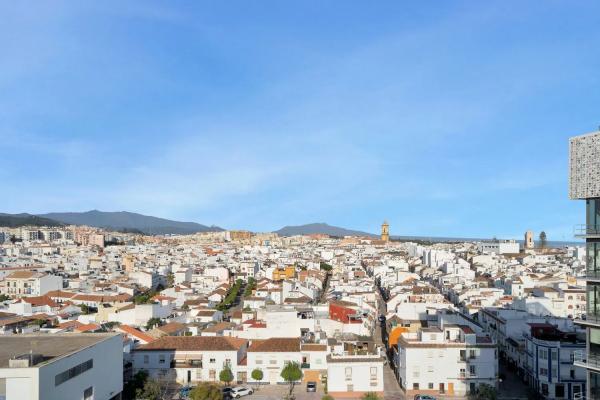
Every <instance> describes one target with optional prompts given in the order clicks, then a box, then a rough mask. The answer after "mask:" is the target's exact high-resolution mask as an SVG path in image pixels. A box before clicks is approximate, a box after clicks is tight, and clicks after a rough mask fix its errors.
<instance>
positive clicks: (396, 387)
mask: <svg viewBox="0 0 600 400" xmlns="http://www.w3.org/2000/svg"><path fill="white" fill-rule="evenodd" d="M377 302H378V304H379V305H378V309H379V315H381V314H383V315H385V314H386V312H387V310H386V303H385V302H384V301H383V298H382V297H381V292H380V291H379V288H378V289H377ZM384 335H385V324H384V325H383V326H382V327H381V328H380V327H376V328H375V332H374V334H373V340H374V341H375V343H377V344H378V345H379V346H381V348H382V349H383V351H384V352H385V344H384V343H383V339H382V337H383V336H384ZM386 357H387V355H386ZM383 388H384V391H385V396H384V398H385V400H405V398H406V397H405V396H404V392H403V391H402V389H401V388H400V384H399V383H398V380H397V379H396V376H395V375H394V371H393V370H392V367H391V360H389V359H388V362H387V363H386V364H385V366H384V367H383Z"/></svg>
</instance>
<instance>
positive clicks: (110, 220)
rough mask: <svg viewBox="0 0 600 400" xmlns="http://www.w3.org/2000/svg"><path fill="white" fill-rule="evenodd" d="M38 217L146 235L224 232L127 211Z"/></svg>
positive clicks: (49, 214) (51, 214)
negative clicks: (138, 232)
mask: <svg viewBox="0 0 600 400" xmlns="http://www.w3.org/2000/svg"><path fill="white" fill-rule="evenodd" d="M38 217H42V218H46V219H50V220H53V221H58V222H60V223H63V224H71V225H88V226H94V227H97V228H108V229H113V230H135V231H140V232H143V233H145V234H148V235H165V234H192V233H197V232H219V231H223V230H224V229H223V228H220V227H218V226H206V225H202V224H198V223H196V222H181V221H172V220H169V219H164V218H157V217H152V216H148V215H142V214H137V213H132V212H127V211H117V212H106V211H98V210H91V211H86V212H64V213H48V214H40V215H38Z"/></svg>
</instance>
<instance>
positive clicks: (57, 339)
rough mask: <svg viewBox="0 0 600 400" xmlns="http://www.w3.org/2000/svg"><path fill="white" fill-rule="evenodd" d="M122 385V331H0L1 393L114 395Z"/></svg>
mask: <svg viewBox="0 0 600 400" xmlns="http://www.w3.org/2000/svg"><path fill="white" fill-rule="evenodd" d="M122 390H123V342H122V337H121V335H120V334H115V333H87V334H52V335H50V334H42V335H40V334H32V335H12V336H2V337H0V399H6V400H41V399H43V400H65V399H83V400H92V399H94V400H111V399H115V400H116V399H119V398H120V396H121V391H122Z"/></svg>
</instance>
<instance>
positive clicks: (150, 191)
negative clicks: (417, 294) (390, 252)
mask: <svg viewBox="0 0 600 400" xmlns="http://www.w3.org/2000/svg"><path fill="white" fill-rule="evenodd" d="M0 15H1V16H2V23H0V48H1V49H2V56H1V57H0V181H1V182H2V185H1V186H0V187H1V188H2V190H1V192H0V194H1V196H0V198H1V199H2V201H1V203H2V206H1V207H0V209H1V210H0V211H1V212H9V213H16V212H31V213H43V212H50V211H86V210H89V209H100V210H106V211H119V210H127V211H134V212H141V213H145V214H151V215H156V216H161V217H167V218H173V219H180V220H191V221H197V222H201V223H205V224H217V225H220V226H223V227H227V228H244V229H252V230H258V231H267V230H273V229H278V228H280V227H281V226H284V225H295V224H303V223H310V222H328V223H330V224H334V225H339V226H344V227H348V228H354V229H362V230H367V231H372V232H376V231H378V229H379V225H380V223H381V222H382V221H383V220H384V219H387V220H388V221H389V222H390V224H391V232H392V234H398V235H432V236H433V235H438V236H467V237H491V236H497V237H520V236H521V235H522V232H524V231H525V230H526V229H532V230H534V231H536V232H539V231H540V230H542V229H543V230H546V232H547V233H548V237H549V239H550V240H571V239H572V226H573V225H575V224H578V223H581V222H582V220H583V216H584V215H583V212H584V206H583V204H582V203H581V202H575V201H570V200H568V195H567V172H568V171H567V163H568V159H567V156H568V153H567V150H568V142H567V140H568V138H569V137H570V136H574V135H577V134H583V133H586V132H590V131H593V130H595V129H596V128H597V126H598V124H600V115H599V114H598V105H599V104H600V51H598V43H600V29H598V26H599V23H600V5H599V4H598V2H593V1H590V2H585V1H577V2H567V1H562V2H554V1H545V2H539V1H497V2H493V1H489V2H473V1H469V2H459V1H456V2H427V3H424V2H399V1H390V2H385V1H381V2H376V3H370V4H368V5H367V3H365V2H362V1H355V2H352V1H337V2H328V1H303V2H282V1H260V2H248V1H228V2H222V1H211V2H184V1H176V2H171V1H165V2H149V1H147V2H133V1H129V2H123V1H115V2H108V1H106V2H92V1H89V2H85V1H82V2H57V1H53V2H45V3H44V2H39V3H36V6H35V7H31V5H30V4H26V3H15V2H12V3H11V2H4V3H0Z"/></svg>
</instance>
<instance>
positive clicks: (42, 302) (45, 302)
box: [21, 296, 58, 307]
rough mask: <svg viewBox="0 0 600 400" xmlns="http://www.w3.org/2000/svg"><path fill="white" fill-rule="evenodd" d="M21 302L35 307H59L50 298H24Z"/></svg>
mask: <svg viewBox="0 0 600 400" xmlns="http://www.w3.org/2000/svg"><path fill="white" fill-rule="evenodd" d="M21 300H22V301H23V302H25V303H29V304H31V305H32V306H34V307H40V306H48V307H58V304H56V303H55V302H54V300H52V299H51V298H50V297H48V296H31V297H22V298H21Z"/></svg>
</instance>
